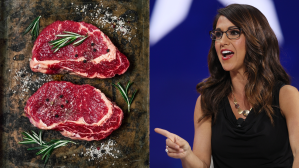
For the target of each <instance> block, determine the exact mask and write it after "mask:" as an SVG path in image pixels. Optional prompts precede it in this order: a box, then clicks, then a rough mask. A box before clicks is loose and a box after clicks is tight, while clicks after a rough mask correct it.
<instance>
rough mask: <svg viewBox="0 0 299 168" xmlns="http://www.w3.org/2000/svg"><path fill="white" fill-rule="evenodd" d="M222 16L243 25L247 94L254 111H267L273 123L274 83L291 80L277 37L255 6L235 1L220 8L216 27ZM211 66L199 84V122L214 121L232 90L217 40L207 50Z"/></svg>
mask: <svg viewBox="0 0 299 168" xmlns="http://www.w3.org/2000/svg"><path fill="white" fill-rule="evenodd" d="M220 16H225V17H226V18H227V19H228V20H229V21H231V22H232V23H233V24H234V25H235V26H237V27H239V28H242V33H243V34H244V35H245V39H246V55H245V59H244V64H245V74H246V75H247V77H248V83H247V84H246V85H245V95H246V97H247V98H248V101H249V103H250V104H251V105H252V107H253V109H254V111H255V112H257V113H260V112H262V111H265V112H266V113H267V115H268V116H269V118H270V120H271V122H272V124H273V118H272V115H274V111H273V108H272V106H271V105H272V91H273V88H274V86H275V83H276V82H277V81H282V82H283V83H285V84H290V77H289V75H288V74H287V73H286V71H285V70H284V69H283V67H282V65H281V64H280V60H279V46H278V41H277V38H276V36H275V34H274V32H273V30H272V29H271V27H270V25H269V23H268V21H267V19H266V17H265V16H264V15H263V14H262V13H261V12H260V11H259V10H258V9H256V8H255V7H253V6H250V5H240V4H232V5H229V6H227V7H225V8H221V9H219V10H218V14H217V15H216V17H215V20H214V22H213V29H215V28H216V24H217V21H218V18H219V17H220ZM208 66H209V72H210V77H208V78H206V79H204V80H203V81H202V82H200V83H199V84H197V86H196V89H197V91H198V92H199V93H200V94H201V108H202V112H203V115H202V116H201V117H200V118H199V119H198V122H200V121H202V120H203V119H204V118H206V117H213V118H214V122H215V120H216V116H217V113H218V111H219V109H220V104H221V103H220V102H221V101H222V100H223V99H224V98H225V97H226V96H228V95H230V94H231V92H232V91H231V85H232V82H231V78H230V73H229V72H228V71H225V70H224V69H223V68H222V65H221V63H220V61H219V59H218V56H217V53H216V50H215V41H212V44H211V47H210V51H209V54H208Z"/></svg>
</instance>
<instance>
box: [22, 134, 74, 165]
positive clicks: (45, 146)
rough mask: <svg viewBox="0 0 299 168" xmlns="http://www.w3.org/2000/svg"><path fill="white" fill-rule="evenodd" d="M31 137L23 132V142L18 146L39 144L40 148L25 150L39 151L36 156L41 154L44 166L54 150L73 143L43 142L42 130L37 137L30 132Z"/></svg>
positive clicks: (59, 141)
mask: <svg viewBox="0 0 299 168" xmlns="http://www.w3.org/2000/svg"><path fill="white" fill-rule="evenodd" d="M31 132H32V135H31V134H30V133H28V132H23V133H22V134H23V135H24V137H23V139H24V141H21V142H19V144H33V143H36V144H39V145H40V146H37V147H33V148H28V149H27V150H37V149H40V151H39V152H37V153H36V155H40V154H43V157H42V160H44V158H45V162H44V164H45V165H46V163H47V161H48V160H49V158H50V155H51V154H52V152H53V150H54V149H56V148H59V147H61V146H65V145H66V144H67V143H74V144H76V143H75V142H72V141H69V140H51V141H50V142H44V141H43V140H42V130H40V131H39V135H37V133H36V132H34V131H31Z"/></svg>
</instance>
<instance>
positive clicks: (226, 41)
mask: <svg viewBox="0 0 299 168" xmlns="http://www.w3.org/2000/svg"><path fill="white" fill-rule="evenodd" d="M218 41H219V43H220V45H222V46H224V45H228V44H229V43H230V39H229V38H228V37H227V34H226V33H223V35H222V38H221V39H220V40H218Z"/></svg>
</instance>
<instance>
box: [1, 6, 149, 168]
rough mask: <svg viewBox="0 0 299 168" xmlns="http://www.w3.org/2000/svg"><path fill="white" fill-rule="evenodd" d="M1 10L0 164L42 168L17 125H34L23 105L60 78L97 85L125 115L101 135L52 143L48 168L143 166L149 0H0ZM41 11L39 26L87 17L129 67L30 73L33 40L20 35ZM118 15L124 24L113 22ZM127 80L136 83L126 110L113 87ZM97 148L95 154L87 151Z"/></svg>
mask: <svg viewBox="0 0 299 168" xmlns="http://www.w3.org/2000/svg"><path fill="white" fill-rule="evenodd" d="M0 9H1V10H0V55H1V57H0V80H1V84H0V93H1V95H0V133H1V136H0V142H1V146H0V158H1V160H0V165H1V166H2V167H11V168H13V167H22V168H27V167H28V168H29V167H30V168H31V167H44V164H43V161H42V160H41V156H40V155H39V156H36V155H35V153H36V152H37V151H27V148H29V147H34V146H36V145H23V144H18V142H20V141H22V140H23V138H22V134H21V133H22V132H23V131H29V130H34V131H36V132H37V131H38V129H37V128H35V127H34V126H33V125H32V124H31V123H30V122H29V119H28V118H27V117H26V116H25V114H24V107H25V104H26V101H27V99H28V98H29V97H30V96H31V95H32V94H33V93H34V92H35V91H36V90H37V89H38V88H39V87H40V86H41V85H42V84H43V83H45V82H47V81H51V80H63V81H70V82H72V83H75V84H85V83H87V84H90V85H92V86H94V87H96V88H98V89H100V90H101V91H102V92H103V93H105V95H106V96H107V97H108V98H110V99H111V100H112V101H114V102H116V103H117V105H118V106H119V107H121V108H122V110H123V111H124V112H125V114H124V120H123V123H122V125H121V127H120V128H119V129H118V130H116V131H114V132H113V133H112V134H111V135H110V136H108V138H107V139H104V140H101V141H92V142H87V141H75V142H76V143H77V144H76V145H74V144H69V145H67V146H66V147H61V148H58V149H55V150H54V152H53V153H52V155H51V157H50V159H49V161H48V164H47V165H46V167H67V168H77V167H78V168H79V167H80V168H81V167H90V168H97V167H101V168H110V167H116V168H117V167H128V168H134V167H137V168H143V167H149V0H88V1H86V0H64V1H59V0H22V1H20V0H2V1H0ZM39 15H41V16H42V17H41V19H40V29H43V28H44V27H46V26H47V25H49V24H51V23H53V22H54V21H56V20H74V21H85V22H87V23H91V24H93V25H95V26H97V27H99V28H100V29H101V30H102V31H103V32H104V33H105V34H106V35H107V36H108V37H109V38H110V39H111V41H112V42H113V43H114V45H115V46H116V47H117V48H118V49H119V50H120V51H121V52H122V53H124V54H125V55H126V56H127V57H128V59H129V61H130V64H131V65H130V67H129V69H128V71H127V72H126V73H125V74H123V75H120V76H116V77H114V78H111V79H86V78H81V77H77V76H72V75H68V74H65V75H52V76H51V75H45V74H41V73H34V72H32V71H31V70H30V67H29V60H30V58H31V50H32V47H33V43H34V41H32V40H31V35H30V33H28V34H26V35H24V36H22V33H23V31H24V30H25V29H26V27H27V26H28V25H29V24H30V23H31V22H32V21H33V19H34V18H36V17H37V16H39ZM114 16H115V17H114ZM119 17H121V18H123V19H124V22H122V21H121V20H117V19H118V18H119ZM115 18H116V19H115ZM119 25H121V26H123V28H120V27H118V26H119ZM129 80H130V81H133V82H134V84H133V85H132V86H131V89H130V90H129V95H131V94H132V92H133V91H134V90H135V89H138V93H137V95H136V97H135V100H134V102H133V104H132V107H131V112H130V113H128V112H127V110H128V109H127V105H126V103H125V101H124V99H123V98H122V97H121V95H120V93H119V91H118V90H117V89H116V88H115V87H114V86H112V83H117V82H120V83H121V84H122V85H123V86H124V85H125V84H127V82H128V81H129ZM43 139H44V140H45V141H49V140H51V139H67V138H65V137H63V136H62V135H60V133H59V132H57V131H44V136H43ZM97 148H98V149H99V150H98V151H99V153H96V152H95V150H94V151H93V152H90V149H97Z"/></svg>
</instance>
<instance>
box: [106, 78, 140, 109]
mask: <svg viewBox="0 0 299 168" xmlns="http://www.w3.org/2000/svg"><path fill="white" fill-rule="evenodd" d="M132 84H133V82H132V83H130V81H129V82H128V84H127V86H126V88H125V89H123V87H122V86H121V84H120V83H119V82H118V83H117V84H116V85H115V84H114V83H112V85H113V86H115V87H117V89H118V90H119V92H120V94H121V96H122V97H123V98H124V99H125V101H126V103H127V104H128V112H130V107H131V104H132V102H133V99H134V97H135V95H136V93H137V90H135V92H134V93H133V95H132V97H131V99H129V96H128V90H129V88H130V86H131V85H132Z"/></svg>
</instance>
